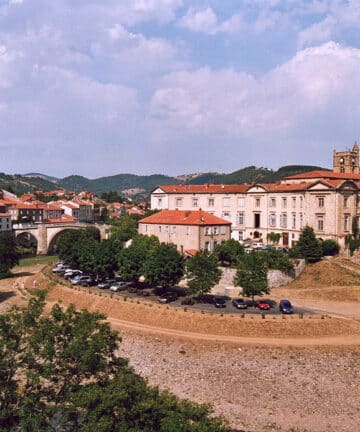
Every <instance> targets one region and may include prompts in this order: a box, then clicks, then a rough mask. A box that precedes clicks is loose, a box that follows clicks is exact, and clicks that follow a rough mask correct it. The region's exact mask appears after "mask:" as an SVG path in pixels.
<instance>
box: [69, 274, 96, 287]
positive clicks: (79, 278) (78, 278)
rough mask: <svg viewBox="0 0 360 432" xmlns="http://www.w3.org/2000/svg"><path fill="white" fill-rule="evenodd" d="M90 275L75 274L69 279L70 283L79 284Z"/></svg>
mask: <svg viewBox="0 0 360 432" xmlns="http://www.w3.org/2000/svg"><path fill="white" fill-rule="evenodd" d="M89 277H91V276H88V275H77V276H75V277H73V278H72V279H70V282H71V285H81V282H82V281H86V280H87V278H89Z"/></svg>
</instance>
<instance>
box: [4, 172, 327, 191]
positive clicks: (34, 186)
mask: <svg viewBox="0 0 360 432" xmlns="http://www.w3.org/2000/svg"><path fill="white" fill-rule="evenodd" d="M313 170H324V168H321V167H317V166H309V165H288V166H284V167H281V168H279V169H278V170H275V171H274V170H271V169H268V168H259V167H256V166H249V167H245V168H242V169H240V170H237V171H234V172H232V173H230V174H220V173H216V172H209V173H196V174H184V175H180V176H176V177H170V176H166V175H162V174H153V175H148V176H140V175H135V174H118V175H114V176H109V177H100V178H97V179H88V178H86V177H83V176H79V175H72V176H69V177H65V178H63V179H57V178H56V177H52V176H48V175H45V174H38V173H29V174H24V175H19V174H15V175H8V174H4V173H0V189H6V190H9V191H11V192H15V193H17V194H23V193H27V192H34V191H36V190H43V191H50V190H53V189H59V188H63V189H67V190H69V191H75V192H80V191H82V190H87V191H90V192H95V193H96V194H101V193H102V192H109V191H116V192H118V193H119V194H127V195H133V196H138V197H141V196H148V195H149V193H150V192H151V191H152V190H153V189H155V188H156V186H159V185H163V184H205V183H216V184H221V183H223V184H236V183H254V182H263V183H268V182H269V183H270V182H275V181H279V180H281V179H283V178H284V177H287V176H290V175H294V174H299V173H302V172H307V171H313Z"/></svg>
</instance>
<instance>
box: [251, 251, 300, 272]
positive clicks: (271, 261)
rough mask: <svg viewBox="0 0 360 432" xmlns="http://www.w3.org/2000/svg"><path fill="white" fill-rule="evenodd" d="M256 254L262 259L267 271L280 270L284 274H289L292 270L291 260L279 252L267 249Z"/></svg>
mask: <svg viewBox="0 0 360 432" xmlns="http://www.w3.org/2000/svg"><path fill="white" fill-rule="evenodd" d="M258 253H260V254H261V255H262V257H263V258H264V261H265V263H266V265H267V267H268V269H269V270H280V271H282V272H284V273H290V272H291V271H292V270H293V269H294V264H293V262H292V261H291V259H290V258H289V257H288V256H287V255H285V254H284V253H283V252H281V251H278V250H276V249H268V250H267V251H264V252H258Z"/></svg>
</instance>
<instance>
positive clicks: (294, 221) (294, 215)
mask: <svg viewBox="0 0 360 432" xmlns="http://www.w3.org/2000/svg"><path fill="white" fill-rule="evenodd" d="M292 229H296V213H293V214H292Z"/></svg>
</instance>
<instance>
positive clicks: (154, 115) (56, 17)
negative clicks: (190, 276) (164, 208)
mask: <svg viewBox="0 0 360 432" xmlns="http://www.w3.org/2000/svg"><path fill="white" fill-rule="evenodd" d="M359 22H360V0H349V1H345V0H76V1H75V0H55V1H49V0H0V152H1V158H0V171H1V172H6V173H27V172H40V173H44V174H49V175H54V176H57V177H65V176H68V175H71V174H79V175H83V176H86V177H89V178H97V177H101V176H108V175H115V174H119V173H134V174H140V175H143V174H154V173H161V174H168V175H178V174H184V173H195V172H208V171H212V172H214V171H216V172H226V173H228V172H232V171H235V170H237V169H240V168H243V167H245V166H249V165H256V166H259V167H260V166H263V167H267V168H273V169H276V168H279V167H280V166H283V165H289V164H312V165H320V166H323V167H331V166H332V152H333V149H337V150H345V149H346V148H350V147H352V145H353V144H354V142H355V140H358V139H359V135H360V132H359V130H360V25H359Z"/></svg>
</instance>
